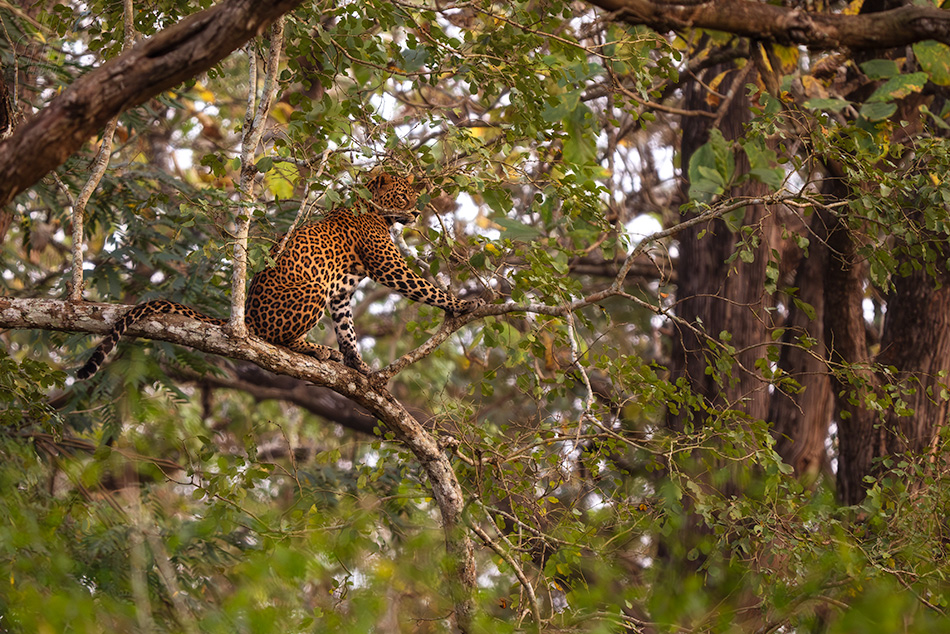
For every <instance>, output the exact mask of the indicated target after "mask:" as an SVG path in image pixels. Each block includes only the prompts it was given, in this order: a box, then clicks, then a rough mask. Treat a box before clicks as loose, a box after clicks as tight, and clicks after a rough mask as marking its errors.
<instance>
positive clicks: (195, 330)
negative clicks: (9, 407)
mask: <svg viewBox="0 0 950 634" xmlns="http://www.w3.org/2000/svg"><path fill="white" fill-rule="evenodd" d="M126 310H128V306H119V305H114V304H94V303H74V302H65V301H59V300H50V299H18V298H10V297H0V328H42V329H46V330H64V331H74V332H76V331H78V332H93V333H106V332H108V331H109V330H110V329H111V324H112V323H113V322H114V321H115V320H116V319H117V318H118V317H119V316H120V315H122V314H123V313H124V312H125V311H126ZM127 334H129V335H132V336H145V337H149V338H151V339H158V340H161V341H171V342H173V343H179V344H184V345H186V346H190V347H192V348H195V349H197V350H202V351H204V352H211V353H213V354H220V355H224V356H227V357H231V358H234V359H242V360H244V361H250V362H251V363H256V364H257V365H259V366H261V367H264V368H267V369H268V370H271V371H273V372H278V373H280V374H285V375H287V376H293V377H296V378H298V379H303V380H307V381H312V382H313V383H316V384H318V385H324V386H326V387H329V388H331V389H333V390H334V391H336V392H338V393H340V394H343V395H344V396H346V397H347V398H349V399H351V400H353V401H355V402H356V403H358V404H360V405H362V406H363V407H365V408H366V409H367V410H369V411H370V412H372V413H373V415H374V416H376V417H377V418H378V419H379V420H380V422H382V423H383V425H385V427H386V429H388V430H389V431H391V432H392V433H393V435H394V436H395V437H396V439H397V440H399V441H400V442H402V443H403V444H405V445H406V447H408V448H409V450H410V451H412V453H413V455H415V457H416V459H417V460H418V461H419V462H420V464H421V465H422V468H423V469H424V470H425V472H426V475H427V476H428V478H429V483H430V485H431V486H432V496H433V498H434V499H435V501H436V504H438V506H439V511H440V513H441V515H442V527H443V531H444V533H445V543H446V550H447V551H448V555H449V558H450V559H451V560H452V561H453V562H454V565H455V570H454V571H453V574H452V575H451V577H450V580H449V586H450V591H451V593H452V595H453V599H454V601H455V610H456V623H457V625H458V627H459V629H460V630H462V631H463V632H467V631H470V629H471V619H472V610H473V604H472V595H473V592H474V589H475V553H474V548H473V546H472V541H471V539H470V538H469V536H468V533H467V531H466V530H465V526H464V523H463V521H462V512H463V509H464V504H465V499H464V497H463V494H462V487H461V486H460V485H459V482H458V479H457V478H456V477H455V472H454V471H453V469H452V464H451V462H450V461H449V458H448V456H447V455H446V454H445V452H444V451H443V450H442V449H441V448H440V447H439V445H438V443H437V442H436V441H435V439H434V438H433V437H432V435H430V434H429V433H427V432H426V430H425V429H423V427H422V426H421V425H420V424H419V422H418V421H417V420H416V419H415V418H413V417H412V416H411V415H410V414H409V412H407V411H406V409H405V408H404V407H403V406H402V405H401V404H400V403H399V401H397V400H396V398H395V397H394V396H393V395H392V394H391V393H390V392H389V391H388V390H387V389H386V388H385V386H382V385H379V384H378V383H375V382H372V381H370V380H369V379H368V378H367V377H366V376H363V375H362V374H360V373H358V372H356V371H355V370H351V369H350V368H347V367H346V366H344V365H341V364H339V363H334V362H331V361H316V360H315V359H312V358H310V357H307V356H304V355H301V354H297V353H294V352H291V351H289V350H286V349H283V348H278V347H277V346H273V345H271V344H269V343H266V342H264V341H260V340H257V339H245V340H237V339H233V338H230V337H228V336H227V335H226V334H225V333H224V331H223V330H222V329H221V328H220V327H218V326H213V325H211V324H205V323H202V322H197V321H193V320H190V319H187V318H183V317H180V316H178V315H163V316H162V317H161V319H159V318H158V317H152V318H146V319H143V320H142V321H140V322H139V323H136V324H134V325H133V326H131V327H130V328H129V329H128V331H127Z"/></svg>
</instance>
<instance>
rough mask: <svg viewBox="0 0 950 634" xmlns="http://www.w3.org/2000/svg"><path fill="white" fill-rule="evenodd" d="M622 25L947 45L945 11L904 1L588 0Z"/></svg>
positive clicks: (815, 43) (877, 45) (828, 45)
mask: <svg viewBox="0 0 950 634" xmlns="http://www.w3.org/2000/svg"><path fill="white" fill-rule="evenodd" d="M590 3H591V4H593V5H594V6H597V7H600V8H601V9H604V10H605V11H610V12H611V13H612V14H613V16H612V17H614V18H616V19H618V20H622V21H624V22H627V23H628V24H636V25H640V24H642V25H646V26H649V27H650V28H652V29H654V30H656V31H661V32H665V31H684V30H688V29H711V30H715V31H725V32H726V33H732V34H734V35H741V36H743V37H751V38H755V39H757V40H760V41H768V42H776V43H778V44H784V45H786V46H795V45H802V46H807V47H808V48H810V49H813V50H828V49H836V48H848V49H851V50H867V49H882V48H892V47H895V46H906V45H908V44H914V43H915V42H921V41H923V40H937V41H938V42H943V43H944V44H950V11H944V10H941V9H937V8H936V7H933V6H927V7H919V6H911V5H906V6H903V7H900V8H898V9H892V10H890V11H881V12H878V13H868V14H860V15H844V14H840V13H809V12H806V11H801V10H799V9H794V8H790V7H783V6H779V5H775V4H767V3H765V2H755V1H750V0H715V1H713V2H703V3H700V4H696V3H693V2H689V3H688V4H687V3H686V2H685V1H684V2H680V3H678V2H675V0H674V1H672V2H655V1H651V0H590Z"/></svg>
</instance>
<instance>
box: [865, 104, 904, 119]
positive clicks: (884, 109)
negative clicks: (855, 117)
mask: <svg viewBox="0 0 950 634" xmlns="http://www.w3.org/2000/svg"><path fill="white" fill-rule="evenodd" d="M895 112H897V104H893V103H880V102H877V103H866V104H864V105H863V106H861V113H860V114H861V116H862V117H864V118H865V119H867V120H868V121H880V120H882V119H887V118H888V117H890V116H891V115H893V114H894V113H895Z"/></svg>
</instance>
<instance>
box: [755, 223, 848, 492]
mask: <svg viewBox="0 0 950 634" xmlns="http://www.w3.org/2000/svg"><path fill="white" fill-rule="evenodd" d="M821 221H822V219H821V218H820V217H819V216H818V215H817V214H814V215H813V216H812V219H811V223H810V224H811V232H810V233H812V234H814V232H815V231H816V229H815V227H816V225H817V223H819V222H821ZM827 266H828V250H827V248H826V247H825V245H824V243H822V242H821V241H819V240H814V239H812V240H811V244H810V246H809V249H808V254H807V258H804V257H803V258H802V259H801V260H800V261H799V264H798V269H797V271H796V273H795V280H794V282H793V283H792V286H794V287H795V288H797V289H798V292H797V294H796V298H797V299H798V300H799V301H802V302H804V303H806V304H809V305H810V306H811V307H812V309H813V310H814V316H815V317H814V319H811V318H810V317H809V315H808V313H807V312H806V311H805V310H803V309H802V308H799V306H798V305H797V304H795V303H794V302H793V301H788V306H787V308H788V318H787V319H786V321H785V328H786V330H785V334H784V335H783V336H782V343H783V344H785V345H784V346H783V347H782V351H781V354H780V356H779V367H780V368H781V369H782V371H783V372H785V373H787V374H788V375H789V376H790V377H791V378H793V379H795V381H796V382H797V383H798V384H799V386H801V391H800V392H796V393H788V392H781V391H776V393H775V394H774V395H773V396H772V399H771V403H770V404H769V417H768V420H769V421H770V422H772V423H773V425H774V427H773V434H774V435H775V450H776V451H777V452H778V453H779V455H780V456H782V459H783V460H784V461H785V462H786V463H788V464H790V465H791V466H792V467H794V469H795V473H796V474H798V475H799V476H804V477H806V478H807V479H808V480H812V481H813V480H814V479H815V478H816V477H817V476H818V475H819V473H820V472H822V471H824V470H825V469H826V467H828V466H829V465H828V459H827V453H828V452H827V450H826V449H825V441H826V440H827V438H828V425H829V424H830V423H831V419H832V416H833V415H834V411H833V409H834V395H833V394H832V393H831V380H830V378H829V376H828V371H827V365H826V363H825V342H824V327H823V323H822V320H823V319H824V314H825V295H824V273H825V270H826V268H827ZM805 338H808V339H810V340H812V341H813V342H814V343H813V345H812V346H810V347H807V348H804V347H802V343H803V339H805Z"/></svg>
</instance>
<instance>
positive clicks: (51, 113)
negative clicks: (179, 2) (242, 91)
mask: <svg viewBox="0 0 950 634" xmlns="http://www.w3.org/2000/svg"><path fill="white" fill-rule="evenodd" d="M300 2H301V0H269V1H261V0H225V2H222V3H221V4H218V5H215V6H213V7H211V8H210V9H207V10H205V11H202V12H200V13H196V14H194V15H191V16H189V17H187V18H185V19H184V20H182V21H181V22H179V23H177V24H175V25H174V26H171V27H169V28H167V29H165V30H163V31H160V32H159V33H158V34H157V35H155V36H154V37H152V38H150V39H148V40H144V41H142V42H141V43H139V44H138V45H136V46H135V47H134V48H132V50H130V51H128V52H127V53H123V54H122V55H119V56H118V57H115V58H113V59H111V60H109V61H108V62H106V63H105V64H103V65H102V66H100V67H98V68H96V69H95V70H93V71H90V72H89V73H86V74H85V75H83V76H82V77H81V78H79V79H77V80H76V81H75V82H73V84H72V85H71V86H70V87H69V88H67V89H66V90H65V91H64V92H63V93H62V94H61V95H59V96H58V97H56V98H55V99H53V100H52V101H51V102H50V104H49V105H48V106H47V107H46V108H44V109H43V110H41V111H40V112H39V113H37V114H36V115H35V116H33V117H32V118H31V119H29V120H28V121H26V122H24V123H22V124H21V125H20V126H19V127H18V128H17V129H16V132H15V133H14V134H13V136H11V137H9V138H8V139H6V140H4V141H2V142H0V207H2V206H4V205H6V204H7V203H9V202H10V201H11V200H13V198H14V196H16V195H17V194H19V193H20V192H22V191H23V190H25V189H26V188H28V187H30V186H31V185H32V184H33V183H35V182H37V181H38V180H39V179H41V178H42V177H43V176H44V175H45V174H46V173H47V172H49V171H50V170H52V169H55V168H56V167H57V166H59V165H61V164H62V163H63V162H64V161H65V160H66V159H67V158H69V156H70V155H71V154H73V153H74V152H75V151H76V150H78V149H79V148H80V147H82V144H83V143H85V141H86V140H87V139H88V138H89V137H90V136H92V135H93V134H95V133H96V132H97V131H98V130H99V129H101V128H102V127H103V126H104V125H105V124H106V122H107V121H108V120H109V119H110V118H112V117H114V116H115V115H117V114H119V113H120V112H123V111H125V110H127V109H129V108H132V107H134V106H137V105H139V104H141V103H144V102H145V101H147V100H148V99H150V98H152V97H154V96H155V95H157V94H159V93H161V92H162V91H163V90H167V89H169V88H171V87H173V86H176V85H178V84H180V83H181V82H183V81H185V80H186V79H189V78H191V77H194V76H195V75H197V74H198V73H201V72H204V71H206V70H208V69H209V68H211V67H212V66H214V65H215V64H216V63H218V62H219V61H221V60H222V59H224V58H225V57H227V56H228V55H229V54H230V53H231V52H232V51H233V50H234V49H236V48H238V47H239V46H241V45H242V44H244V43H245V42H247V41H248V40H249V39H251V38H252V37H254V36H256V35H257V34H259V33H260V32H262V31H263V30H264V29H265V28H267V26H268V25H269V24H270V23H271V22H273V21H274V20H275V19H277V18H278V17H280V16H281V15H283V14H284V13H286V12H287V11H290V10H291V9H293V8H294V7H296V6H297V5H298V4H300Z"/></svg>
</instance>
